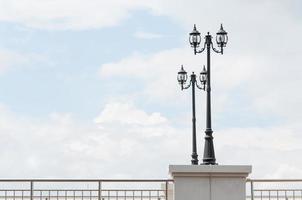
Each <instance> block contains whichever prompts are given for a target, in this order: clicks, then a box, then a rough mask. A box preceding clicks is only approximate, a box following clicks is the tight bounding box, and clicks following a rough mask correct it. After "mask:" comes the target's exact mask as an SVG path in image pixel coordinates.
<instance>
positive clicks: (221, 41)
mask: <svg viewBox="0 0 302 200" xmlns="http://www.w3.org/2000/svg"><path fill="white" fill-rule="evenodd" d="M189 41H190V44H191V46H192V47H193V48H194V54H197V53H202V52H203V51H204V50H205V49H207V68H206V70H204V71H203V72H202V73H203V74H202V73H201V74H202V77H204V78H205V85H206V91H207V104H206V130H205V134H206V136H205V145H204V154H203V164H204V165H215V164H217V163H216V158H215V152H214V144H213V136H212V134H213V130H212V121H211V76H210V75H211V60H210V55H211V49H212V50H213V51H214V52H216V53H221V54H223V48H224V47H225V46H226V44H227V42H228V36H227V32H226V31H225V30H223V27H222V24H221V26H220V30H219V31H218V32H217V33H216V42H217V45H218V47H220V50H217V49H215V48H214V46H213V43H212V36H211V35H210V33H209V32H208V34H207V35H206V36H205V42H204V46H203V48H201V49H200V50H197V48H198V47H199V45H200V42H201V37H200V33H199V32H198V31H197V29H196V26H195V25H194V28H193V31H192V32H191V33H190V38H189Z"/></svg>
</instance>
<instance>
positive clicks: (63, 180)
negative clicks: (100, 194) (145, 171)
mask: <svg viewBox="0 0 302 200" xmlns="http://www.w3.org/2000/svg"><path fill="white" fill-rule="evenodd" d="M0 182H174V180H173V179H0Z"/></svg>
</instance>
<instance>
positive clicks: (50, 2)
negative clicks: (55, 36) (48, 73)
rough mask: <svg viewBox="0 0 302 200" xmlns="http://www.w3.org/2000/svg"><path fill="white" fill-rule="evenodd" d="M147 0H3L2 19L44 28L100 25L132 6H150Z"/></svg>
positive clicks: (121, 17) (112, 21)
mask: <svg viewBox="0 0 302 200" xmlns="http://www.w3.org/2000/svg"><path fill="white" fill-rule="evenodd" d="M145 4H146V2H145V1H140V0H132V1H124V0H111V1H104V0H88V1H83V0H23V1H19V0H1V1H0V13H1V14H0V20H2V21H8V22H15V23H20V24H22V25H25V26H28V27H34V28H41V29H73V30H77V29H91V28H101V27H108V26H113V25H116V24H117V23H119V22H120V21H123V20H125V19H126V18H127V17H129V15H130V12H131V11H133V10H137V9H145V8H148V6H145ZM147 4H148V3H147Z"/></svg>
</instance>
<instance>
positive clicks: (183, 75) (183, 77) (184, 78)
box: [177, 66, 205, 165]
mask: <svg viewBox="0 0 302 200" xmlns="http://www.w3.org/2000/svg"><path fill="white" fill-rule="evenodd" d="M177 79H178V82H179V84H180V85H181V89H182V90H184V89H188V88H190V87H192V155H191V157H192V160H191V164H192V165H198V154H197V145H196V109H195V86H196V87H197V88H198V89H202V90H204V88H205V85H204V83H205V81H202V79H201V84H202V86H199V85H198V83H197V81H196V75H195V74H194V72H193V73H192V74H191V76H190V83H189V84H188V85H187V86H186V85H185V83H186V81H187V72H186V71H185V70H184V68H183V66H181V69H180V71H179V72H178V76H177Z"/></svg>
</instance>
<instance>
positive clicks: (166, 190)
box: [165, 181, 169, 200]
mask: <svg viewBox="0 0 302 200" xmlns="http://www.w3.org/2000/svg"><path fill="white" fill-rule="evenodd" d="M168 186H169V185H168V181H166V188H165V192H166V200H169V199H168V189H169V188H168Z"/></svg>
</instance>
